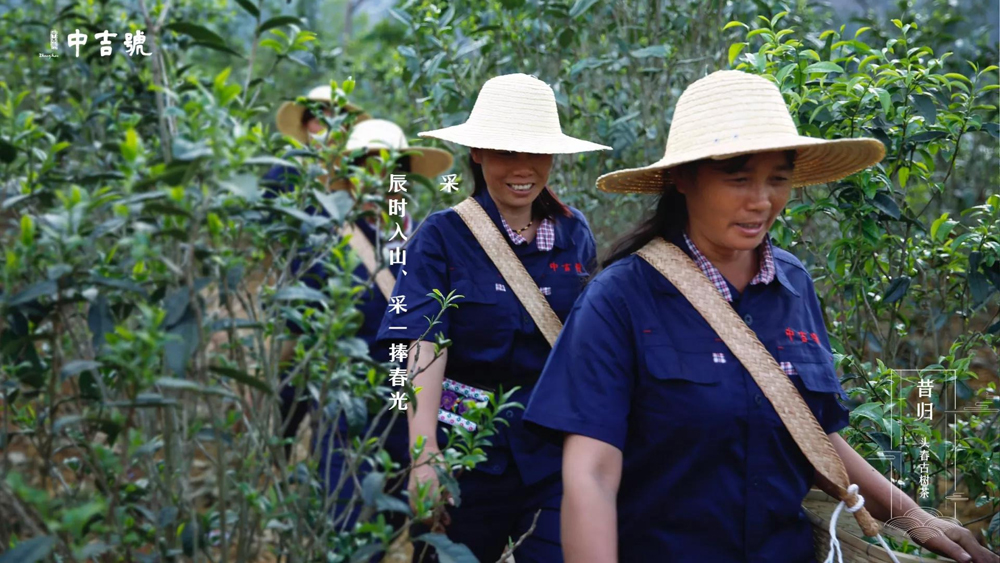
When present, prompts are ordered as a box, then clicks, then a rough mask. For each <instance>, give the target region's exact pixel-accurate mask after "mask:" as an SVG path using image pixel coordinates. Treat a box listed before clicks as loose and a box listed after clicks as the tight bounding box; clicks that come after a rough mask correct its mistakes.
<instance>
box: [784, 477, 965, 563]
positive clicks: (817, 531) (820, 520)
mask: <svg viewBox="0 0 1000 563" xmlns="http://www.w3.org/2000/svg"><path fill="white" fill-rule="evenodd" d="M837 503H838V501H837V499H835V498H833V497H831V496H830V495H828V494H826V493H825V492H823V491H821V490H819V489H810V490H809V494H807V495H806V498H805V500H804V501H802V508H803V509H804V510H805V513H806V516H807V517H808V518H809V521H810V522H812V525H813V540H814V542H815V544H816V560H817V561H824V560H825V559H826V556H827V554H828V553H829V551H830V533H829V529H830V517H831V516H832V515H833V511H834V509H835V508H837ZM882 536H883V537H885V536H892V537H893V538H894V539H896V540H900V541H902V540H904V539H906V535H905V534H903V533H902V532H901V531H899V530H897V529H895V528H891V527H888V526H886V527H884V528H883V529H882ZM862 537H864V534H863V533H862V532H861V527H859V526H858V523H857V521H856V520H855V519H854V516H853V515H852V514H850V513H849V512H847V511H846V510H844V511H841V513H840V519H839V521H838V522H837V539H838V540H840V549H841V550H842V551H843V552H844V563H892V560H891V559H889V556H888V555H887V554H886V552H885V550H884V549H882V546H880V545H875V544H870V543H868V542H866V541H865V540H863V539H862ZM911 542H912V540H911ZM893 555H895V556H896V559H898V560H899V563H918V562H932V561H933V562H951V563H954V562H955V560H954V559H948V558H947V557H943V556H938V559H928V558H925V557H920V556H917V555H910V554H907V553H900V552H898V551H894V552H893Z"/></svg>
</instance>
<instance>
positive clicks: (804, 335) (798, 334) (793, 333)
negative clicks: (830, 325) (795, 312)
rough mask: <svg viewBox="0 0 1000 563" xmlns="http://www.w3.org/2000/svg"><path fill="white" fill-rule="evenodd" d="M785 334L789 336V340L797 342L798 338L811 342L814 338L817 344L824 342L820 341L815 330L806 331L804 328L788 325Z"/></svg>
mask: <svg viewBox="0 0 1000 563" xmlns="http://www.w3.org/2000/svg"><path fill="white" fill-rule="evenodd" d="M785 336H787V337H788V341H789V342H795V340H796V339H798V340H800V341H801V342H809V340H810V339H812V341H813V342H815V343H816V344H820V345H821V346H822V344H821V343H820V341H819V335H818V334H816V333H815V332H806V331H804V330H795V329H794V328H791V327H788V328H786V329H785Z"/></svg>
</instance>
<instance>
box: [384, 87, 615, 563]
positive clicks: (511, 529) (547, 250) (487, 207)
mask: <svg viewBox="0 0 1000 563" xmlns="http://www.w3.org/2000/svg"><path fill="white" fill-rule="evenodd" d="M420 136H422V137H434V138H438V139H443V140H446V141H450V142H453V143H457V144H459V145H463V146H467V147H470V148H471V154H470V157H469V158H470V168H471V169H472V176H473V179H474V184H475V186H474V190H473V193H472V197H471V198H470V199H469V200H466V201H465V202H463V203H462V204H460V207H461V206H465V207H462V209H464V210H468V209H470V206H475V207H478V208H480V209H479V210H480V211H482V212H484V213H485V217H488V219H487V220H485V221H483V222H482V223H480V224H479V225H477V226H476V228H475V231H476V232H475V233H474V232H473V231H471V230H470V227H469V226H468V224H467V223H465V216H464V215H463V216H460V214H459V212H457V211H456V210H454V209H448V210H445V211H441V212H438V213H434V214H432V215H430V216H429V217H427V219H426V220H425V221H424V223H423V227H422V228H421V229H420V230H419V231H418V232H417V233H416V234H415V235H414V236H413V238H412V240H411V241H410V244H409V247H408V251H409V254H410V258H409V262H410V264H412V265H411V266H409V267H408V275H406V276H401V277H399V278H398V280H397V283H396V287H395V289H394V291H393V295H405V297H406V304H407V309H406V310H405V311H402V312H399V313H387V314H386V316H385V318H384V319H383V321H382V327H381V329H380V330H379V339H380V341H384V342H385V343H406V344H409V345H410V346H411V347H412V348H413V349H414V350H413V351H412V352H410V354H409V355H408V356H407V359H408V360H409V363H408V368H409V371H410V373H415V374H416V375H414V377H413V380H412V382H413V384H414V385H415V386H419V387H422V388H423V389H422V391H421V393H420V396H419V399H418V404H417V405H415V407H414V408H412V409H409V410H408V411H407V418H408V422H409V435H410V443H411V445H415V444H417V443H418V441H419V440H420V439H421V437H423V438H424V439H426V444H425V446H424V448H423V453H422V455H421V457H420V459H417V460H415V462H416V463H415V464H414V466H413V469H412V471H411V474H410V491H411V499H414V498H416V497H417V489H418V487H419V486H420V485H423V484H429V485H430V486H431V489H432V490H434V491H437V490H438V487H437V485H438V480H437V479H438V478H437V473H436V471H435V466H436V465H438V464H439V463H440V461H439V459H440V445H441V441H442V440H444V439H445V438H444V433H443V430H442V428H443V425H445V424H462V425H464V423H463V420H464V419H462V418H461V414H462V412H461V410H458V409H457V408H456V405H461V404H462V402H461V401H457V400H456V397H455V394H454V390H455V389H458V390H461V392H462V393H471V394H474V395H478V396H481V394H485V393H487V392H490V391H495V390H497V389H498V388H499V387H501V386H502V388H503V389H504V390H508V391H509V390H510V389H512V388H513V387H514V386H520V387H521V388H520V389H519V390H518V391H516V392H515V393H514V394H513V395H512V396H511V397H510V400H511V401H514V402H520V403H521V404H523V403H524V401H526V400H527V397H528V394H529V393H530V392H531V389H532V388H533V386H534V384H535V381H536V380H537V378H538V374H539V373H541V371H542V366H544V365H545V361H546V359H547V357H548V354H549V351H550V345H549V342H548V341H547V339H546V336H545V335H544V334H543V331H542V330H541V329H540V328H539V326H538V325H537V324H536V322H535V321H534V320H533V318H532V315H531V314H529V313H528V311H527V310H526V308H525V306H524V305H523V304H522V302H521V301H520V297H519V295H520V294H516V293H515V291H516V289H517V287H518V286H515V285H514V284H515V283H517V280H516V279H509V278H507V277H505V276H504V275H501V273H500V269H499V268H498V265H497V264H498V262H495V261H494V257H493V256H492V255H490V254H487V251H486V250H485V249H484V247H483V245H481V244H480V242H479V241H480V238H479V237H480V235H481V231H480V227H483V226H484V228H485V229H492V230H495V231H496V233H495V234H496V237H495V239H494V240H499V241H502V242H501V244H503V245H504V246H509V250H510V251H511V253H510V254H509V255H508V257H509V260H510V262H506V263H505V262H500V264H503V265H504V266H505V267H509V266H511V263H512V262H514V261H517V262H519V263H520V264H518V266H520V267H521V268H522V269H523V271H524V272H526V273H527V275H528V276H529V277H530V281H529V283H534V284H535V285H536V286H537V289H534V288H532V290H533V291H535V292H536V293H540V294H541V295H544V297H541V296H538V297H539V298H540V299H542V300H543V305H547V306H548V307H549V308H550V309H551V312H553V313H554V315H553V317H558V320H559V321H562V320H565V318H566V316H567V314H568V313H569V310H570V308H571V307H572V305H573V302H574V301H575V300H576V297H577V296H578V295H579V294H580V291H581V289H582V286H583V283H582V282H583V280H584V279H586V277H587V276H588V275H589V274H590V273H591V272H592V271H594V270H595V269H596V266H597V264H596V261H597V260H596V245H595V242H594V236H593V234H592V233H591V232H590V227H589V226H588V224H587V221H586V219H584V217H583V215H582V214H581V213H580V212H579V211H578V210H576V209H573V208H571V207H568V206H566V205H564V204H562V203H561V202H560V201H559V200H558V199H557V198H556V196H555V193H554V192H553V190H552V188H551V187H550V186H548V179H549V172H550V170H551V169H552V160H553V155H554V154H565V153H576V152H584V151H591V150H599V149H607V148H609V147H604V146H602V145H597V144H594V143H590V142H588V141H583V140H580V139H575V138H573V137H569V136H566V135H564V134H563V133H562V130H561V128H560V125H559V114H558V112H557V110H556V103H555V95H554V94H553V92H552V89H551V88H549V86H548V85H547V84H545V83H544V82H542V81H541V80H538V79H536V78H533V77H530V76H526V75H523V74H514V75H506V76H499V77H496V78H493V79H491V80H489V81H487V82H486V84H484V85H483V88H482V91H481V92H480V94H479V97H478V98H477V99H476V104H475V107H474V108H473V110H472V114H471V115H470V116H469V120H468V121H467V122H466V123H463V124H461V125H457V126H454V127H448V128H445V129H439V130H436V131H428V132H424V133H421V134H420ZM480 217H482V216H480ZM434 290H439V291H440V292H441V293H443V294H445V295H447V294H448V293H449V292H450V291H452V290H454V291H455V292H456V293H457V294H459V295H461V296H462V297H461V299H458V300H457V302H456V303H457V308H454V309H450V310H446V311H445V312H444V314H442V316H441V317H440V319H439V320H440V324H438V325H436V326H434V327H433V328H432V330H431V334H430V335H428V336H426V337H423V336H422V335H423V334H424V333H425V332H426V331H427V322H426V321H425V320H424V319H425V318H428V317H429V318H433V317H435V315H436V314H437V313H438V311H440V305H439V303H438V302H437V301H436V300H434V299H433V298H432V297H429V296H428V295H429V294H431V292H432V291H434ZM396 327H405V328H396ZM439 332H440V333H441V334H443V336H444V337H445V338H448V339H450V340H451V342H452V344H451V346H449V347H447V348H446V349H445V350H444V352H443V353H442V354H441V355H440V357H437V358H435V354H434V343H433V341H418V340H417V339H419V338H427V339H428V340H432V339H433V337H434V334H437V333H439ZM446 377H447V379H446ZM442 385H447V386H448V391H447V392H444V393H442ZM522 412H523V411H521V410H519V409H508V410H505V411H503V414H504V418H505V421H504V422H507V423H508V424H507V425H499V426H498V430H497V434H496V435H494V436H491V437H490V440H491V442H492V446H490V447H488V448H485V451H486V457H487V459H486V462H485V463H481V464H479V465H477V466H476V468H475V469H474V470H472V471H466V472H464V473H463V474H462V475H460V476H459V479H458V483H459V487H460V490H461V504H460V505H459V506H454V507H452V508H449V509H448V512H447V515H446V517H445V519H444V522H445V524H446V525H447V534H448V537H449V538H451V539H452V540H453V541H456V542H459V543H463V544H465V545H466V546H467V547H468V548H469V549H471V550H472V552H473V553H474V554H475V556H476V557H477V558H478V560H480V561H496V560H497V559H498V558H499V557H500V556H501V554H502V553H503V551H504V548H505V546H506V545H507V542H508V540H510V539H513V540H514V541H517V540H518V538H519V537H520V536H522V535H523V534H525V533H527V532H528V531H529V530H531V529H533V531H532V533H531V534H530V535H529V536H528V537H527V538H526V539H525V540H524V541H523V543H521V545H520V546H519V547H518V549H517V561H518V563H525V562H527V563H532V562H538V563H542V562H544V563H558V562H560V561H562V551H561V547H560V541H559V505H560V501H561V498H562V483H561V479H560V474H559V467H560V462H561V455H560V449H559V444H558V443H557V442H546V441H544V440H543V439H542V438H541V437H539V436H536V435H534V434H532V433H531V432H528V431H526V430H525V428H524V426H523V425H522V424H521V413H522ZM443 469H446V468H443ZM539 511H540V513H539V515H538V520H537V522H533V518H534V517H535V515H536V513H538V512H539ZM411 535H413V534H411Z"/></svg>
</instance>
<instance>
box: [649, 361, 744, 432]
mask: <svg viewBox="0 0 1000 563" xmlns="http://www.w3.org/2000/svg"><path fill="white" fill-rule="evenodd" d="M641 352H642V368H641V370H640V378H639V380H638V382H637V385H638V387H637V389H636V393H635V407H636V408H637V409H638V410H639V411H641V412H644V413H650V414H653V415H657V416H669V417H683V418H684V419H685V422H693V421H692V418H695V419H698V420H702V419H707V418H709V417H711V416H713V414H714V413H716V412H717V410H718V406H719V403H720V400H721V390H722V387H723V384H722V383H723V380H724V378H725V377H726V375H727V373H726V372H727V370H726V369H725V367H726V366H719V365H716V366H714V367H713V365H712V364H711V352H707V356H708V357H707V358H705V357H702V356H703V355H705V354H706V353H705V352H699V351H692V350H689V349H684V348H675V347H674V346H673V345H669V344H666V345H665V344H647V345H644V346H643V347H642V349H641Z"/></svg>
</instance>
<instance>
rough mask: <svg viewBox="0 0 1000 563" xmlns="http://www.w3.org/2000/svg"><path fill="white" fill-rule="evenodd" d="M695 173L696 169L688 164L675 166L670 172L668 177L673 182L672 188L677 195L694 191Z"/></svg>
mask: <svg viewBox="0 0 1000 563" xmlns="http://www.w3.org/2000/svg"><path fill="white" fill-rule="evenodd" d="M697 171H698V169H697V167H696V166H692V165H690V164H681V165H680V166H675V167H674V168H673V169H672V170H671V171H670V177H671V179H672V180H673V181H674V186H675V187H676V189H677V192H678V193H680V194H683V195H687V193H688V192H690V191H691V190H692V189H694V185H695V177H696V176H697Z"/></svg>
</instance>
